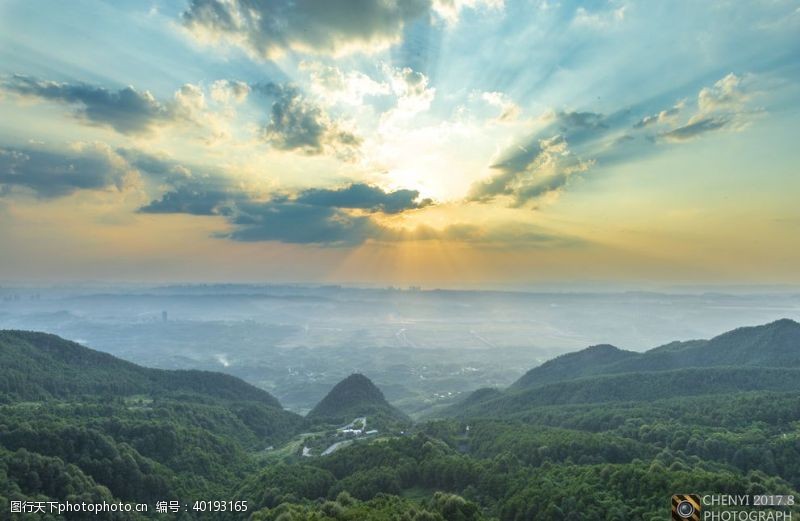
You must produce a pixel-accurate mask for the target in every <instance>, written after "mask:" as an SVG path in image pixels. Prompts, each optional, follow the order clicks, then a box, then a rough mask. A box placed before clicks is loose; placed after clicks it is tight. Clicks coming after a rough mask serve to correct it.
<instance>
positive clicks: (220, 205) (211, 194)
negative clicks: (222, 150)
mask: <svg viewBox="0 0 800 521" xmlns="http://www.w3.org/2000/svg"><path fill="white" fill-rule="evenodd" d="M117 152H118V153H119V155H120V156H121V157H123V158H125V160H126V161H128V162H129V163H130V165H131V166H132V167H134V168H136V169H137V170H139V171H140V172H142V173H143V174H145V175H147V176H148V177H150V178H152V179H153V180H155V181H157V182H159V183H161V184H162V185H166V186H168V187H169V188H168V190H167V191H166V192H164V194H163V195H162V196H161V197H160V198H158V199H155V200H153V201H151V202H150V203H148V204H146V205H145V206H142V207H141V208H139V210H138V212H139V213H163V214H170V213H185V214H189V215H229V214H230V212H231V206H232V205H233V204H234V203H235V202H236V201H240V200H244V199H246V196H245V194H244V193H243V192H241V191H240V190H237V189H236V187H235V185H234V183H233V182H232V181H231V178H230V177H228V176H226V175H224V174H223V173H222V172H218V171H215V170H213V169H209V168H204V167H200V166H196V165H186V164H183V163H179V162H177V161H173V160H171V159H169V158H167V157H161V156H156V155H153V154H148V153H146V152H142V151H140V150H136V149H126V148H122V149H119V150H118V151H117Z"/></svg>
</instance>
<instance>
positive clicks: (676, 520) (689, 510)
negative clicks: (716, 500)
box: [672, 494, 703, 521]
mask: <svg viewBox="0 0 800 521" xmlns="http://www.w3.org/2000/svg"><path fill="white" fill-rule="evenodd" d="M702 510H703V507H702V506H701V505H700V496H698V495H697V494H675V495H674V496H672V521H700V512H701V511H702Z"/></svg>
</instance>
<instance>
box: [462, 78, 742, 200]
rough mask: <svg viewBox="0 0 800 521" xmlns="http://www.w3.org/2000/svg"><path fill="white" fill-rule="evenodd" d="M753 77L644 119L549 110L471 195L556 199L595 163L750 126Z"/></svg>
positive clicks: (727, 81)
mask: <svg viewBox="0 0 800 521" xmlns="http://www.w3.org/2000/svg"><path fill="white" fill-rule="evenodd" d="M751 82H752V79H751V78H750V77H749V76H745V77H740V76H737V75H735V74H728V75H726V76H725V77H723V78H722V79H720V80H719V81H717V82H715V83H714V84H713V85H712V86H711V87H703V88H702V89H700V91H699V93H698V95H697V98H696V101H695V102H694V103H693V104H692V107H693V110H692V109H691V108H689V107H688V105H689V103H688V102H687V101H685V100H681V101H679V102H677V103H676V104H674V105H673V106H672V107H670V108H667V109H664V110H661V111H658V112H650V113H649V114H648V115H646V116H643V117H642V116H641V115H638V116H637V114H636V111H634V110H631V109H628V108H625V109H622V110H620V111H618V112H616V113H614V114H610V115H603V114H599V113H596V112H591V111H583V112H577V111H571V112H553V113H550V114H546V115H545V116H544V117H542V118H540V119H539V120H538V121H537V125H538V127H539V129H538V130H537V131H536V132H533V133H532V134H531V135H530V136H529V137H528V138H527V139H524V140H521V141H518V142H517V143H515V144H514V145H513V146H511V147H509V148H508V149H506V150H504V151H503V152H502V153H500V154H499V157H498V159H497V160H496V161H495V162H494V164H493V165H492V166H491V168H492V175H490V176H489V177H488V178H487V179H484V180H483V181H480V182H478V183H476V184H474V185H473V186H472V189H471V191H470V194H469V199H470V200H472V201H480V202H488V201H491V200H494V199H495V198H497V197H505V198H508V199H509V201H510V204H511V205H512V206H520V205H524V204H527V203H529V202H536V201H538V200H542V199H547V198H549V199H553V198H554V197H556V196H558V195H559V194H560V193H561V192H562V191H563V190H564V189H565V188H566V187H567V186H568V184H569V181H570V179H571V178H573V176H575V174H581V173H584V172H587V171H589V170H590V169H591V168H593V167H594V166H595V165H605V166H608V165H611V164H614V163H618V162H623V161H631V160H633V159H634V158H637V157H640V156H642V155H645V154H653V153H656V152H658V151H661V150H664V148H663V147H659V145H660V144H663V143H665V142H669V143H680V142H686V141H689V140H691V139H694V138H697V137H698V136H701V135H705V134H709V133H712V132H715V131H719V130H720V129H731V130H738V129H741V128H744V127H745V126H746V125H747V124H748V123H749V121H750V119H751V115H752V110H750V109H749V108H748V105H749V102H750V100H751V98H752V93H751V91H750V89H749V88H748V84H749V83H751ZM687 112H688V114H687V115H686V116H685V117H684V118H681V116H682V115H683V114H684V113H687ZM679 119H680V120H682V122H681V121H679Z"/></svg>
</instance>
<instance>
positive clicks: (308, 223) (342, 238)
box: [222, 200, 382, 246]
mask: <svg viewBox="0 0 800 521" xmlns="http://www.w3.org/2000/svg"><path fill="white" fill-rule="evenodd" d="M230 222H231V224H233V225H234V229H233V231H231V232H230V233H226V234H223V235H222V236H223V237H226V238H229V239H232V240H235V241H244V242H253V241H280V242H287V243H301V244H326V245H335V246H352V245H357V244H361V243H362V242H364V241H366V240H368V239H371V238H376V237H378V236H380V235H381V234H382V228H381V227H380V226H379V225H377V224H376V223H375V222H374V220H373V219H372V218H371V217H369V216H363V215H359V216H354V215H351V214H349V213H347V212H344V211H342V210H339V209H337V208H332V207H328V206H318V205H310V204H300V203H297V202H294V201H286V200H277V201H269V202H262V203H259V202H250V203H243V204H240V205H238V206H237V207H236V212H235V214H234V215H233V216H232V217H231V219H230Z"/></svg>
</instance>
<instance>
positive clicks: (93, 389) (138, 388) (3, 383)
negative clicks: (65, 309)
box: [0, 330, 282, 409]
mask: <svg viewBox="0 0 800 521" xmlns="http://www.w3.org/2000/svg"><path fill="white" fill-rule="evenodd" d="M136 394H142V395H147V396H163V395H168V394H169V395H179V394H191V395H196V396H197V397H198V398H200V397H202V398H205V399H211V400H223V401H229V400H235V401H240V402H242V401H248V402H256V403H259V404H261V405H265V406H267V407H271V408H275V409H282V407H281V404H280V402H278V400H277V399H276V398H275V397H274V396H272V395H271V394H269V393H268V392H266V391H264V390H262V389H259V388H257V387H254V386H252V385H250V384H248V383H246V382H245V381H243V380H240V379H239V378H236V377H235V376H230V375H226V374H222V373H215V372H210V371H191V370H189V371H184V370H181V371H172V370H162V369H150V368H146V367H142V366H139V365H136V364H133V363H131V362H126V361H124V360H121V359H119V358H116V357H114V356H112V355H110V354H107V353H101V352H99V351H95V350H93V349H89V348H87V347H84V346H82V345H80V344H77V343H75V342H71V341H69V340H65V339H63V338H60V337H58V336H56V335H50V334H46V333H35V332H30V331H11V330H4V331H0V403H2V402H4V401H5V402H9V401H20V400H29V401H37V400H43V399H48V398H60V399H71V398H79V397H82V396H88V395H103V396H105V397H109V396H117V397H125V396H130V395H136Z"/></svg>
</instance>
